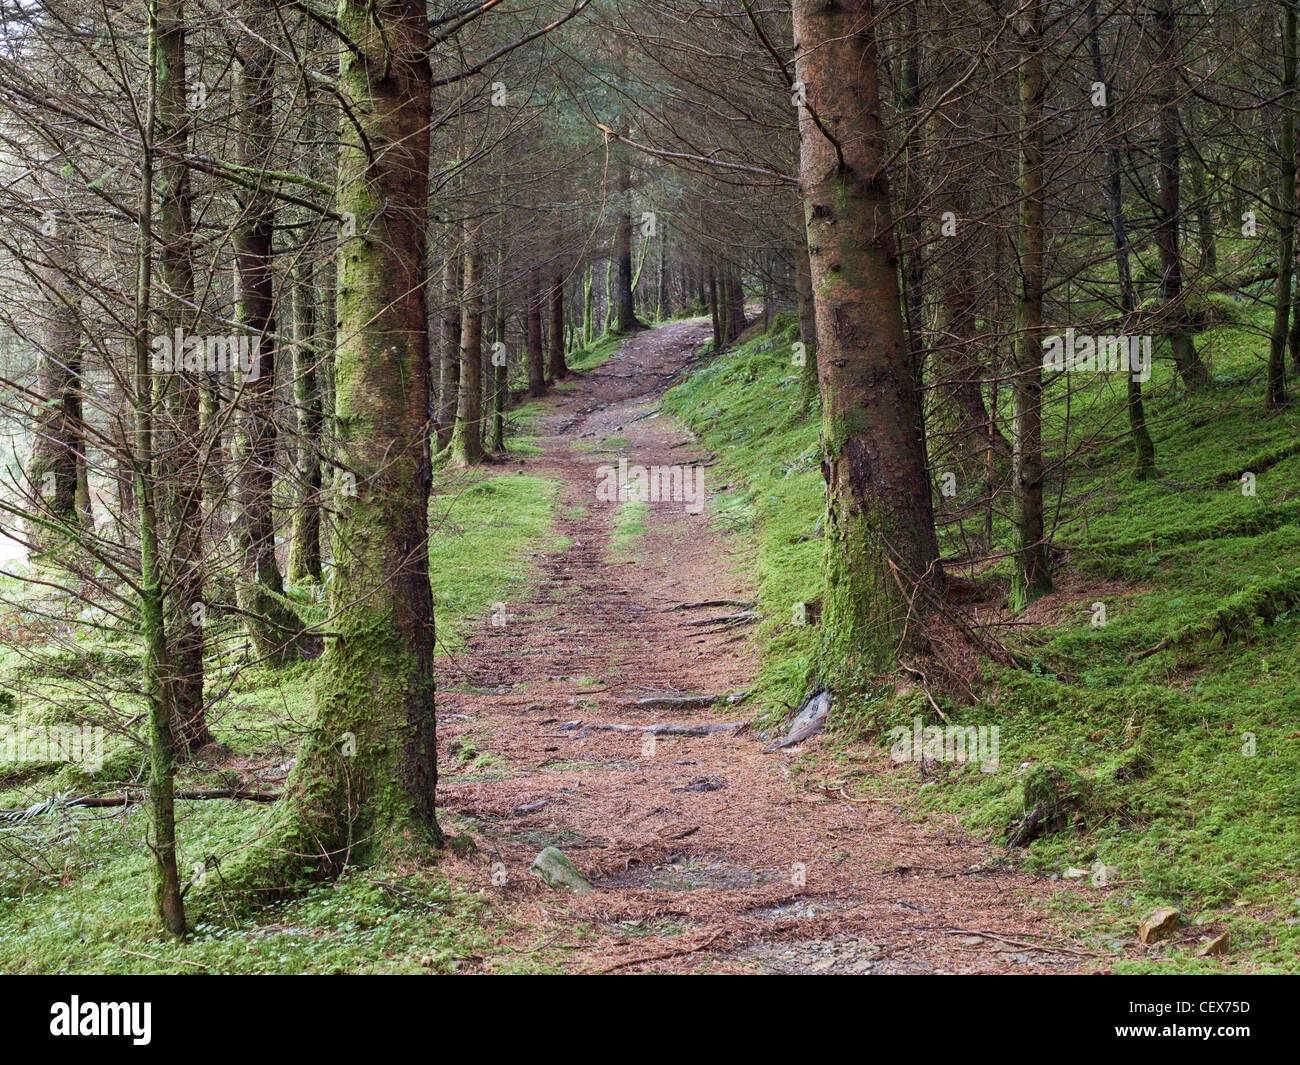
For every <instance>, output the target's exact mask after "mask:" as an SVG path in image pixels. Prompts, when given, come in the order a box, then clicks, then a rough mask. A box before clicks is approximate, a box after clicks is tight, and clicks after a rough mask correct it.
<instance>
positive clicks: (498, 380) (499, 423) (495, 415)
mask: <svg viewBox="0 0 1300 1065" xmlns="http://www.w3.org/2000/svg"><path fill="white" fill-rule="evenodd" d="M505 273H506V253H505V245H504V244H502V245H501V247H500V248H499V250H498V251H497V291H496V297H495V300H494V304H493V314H492V336H493V339H494V340H495V342H496V343H497V344H498V345H500V347H498V348H497V349H496V350H497V351H499V352H501V357H500V358H499V359H496V360H494V362H493V364H492V431H491V433H490V435H489V438H488V445H487V446H488V449H489V450H491V451H500V450H501V449H502V448H504V447H505V446H506V400H507V399H508V398H509V397H508V394H507V393H508V392H509V388H510V366H509V354H510V352H509V349H508V348H507V347H506V289H505V285H503V284H502V283H501V279H502V278H504V277H505Z"/></svg>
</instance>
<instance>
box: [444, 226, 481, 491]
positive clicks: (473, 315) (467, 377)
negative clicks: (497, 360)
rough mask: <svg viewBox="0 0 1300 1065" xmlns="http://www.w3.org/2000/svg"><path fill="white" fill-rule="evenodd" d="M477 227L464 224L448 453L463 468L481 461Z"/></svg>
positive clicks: (479, 285)
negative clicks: (460, 321)
mask: <svg viewBox="0 0 1300 1065" xmlns="http://www.w3.org/2000/svg"><path fill="white" fill-rule="evenodd" d="M481 234H482V231H481V228H480V223H479V222H478V221H476V220H471V221H468V222H466V223H465V303H464V306H465V320H464V325H463V327H462V329H461V335H460V400H459V403H458V405H457V407H456V428H455V431H454V432H453V433H452V437H451V452H452V456H453V458H454V459H455V461H456V462H458V463H460V464H461V465H462V466H472V465H474V464H475V463H477V462H481V461H482V459H483V249H482V243H481V241H480V239H479V238H480V236H481Z"/></svg>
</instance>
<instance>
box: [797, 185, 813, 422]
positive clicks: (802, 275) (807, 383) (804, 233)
mask: <svg viewBox="0 0 1300 1065" xmlns="http://www.w3.org/2000/svg"><path fill="white" fill-rule="evenodd" d="M798 223H799V224H798V227H797V228H796V230H795V241H794V290H795V298H796V299H797V300H798V303H799V340H800V341H801V342H802V343H803V346H804V364H803V366H802V367H801V368H800V373H799V382H800V390H801V393H802V397H803V409H804V410H805V411H808V410H810V409H811V408H812V403H813V400H814V399H816V398H817V308H816V305H815V302H814V300H813V288H812V267H811V266H810V265H809V262H808V229H807V226H806V225H805V224H804V220H803V204H802V203H800V204H799V218H798Z"/></svg>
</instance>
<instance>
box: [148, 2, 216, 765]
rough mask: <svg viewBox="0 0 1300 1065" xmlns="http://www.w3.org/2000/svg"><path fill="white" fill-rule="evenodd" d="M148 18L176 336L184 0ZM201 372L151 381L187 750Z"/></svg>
mask: <svg viewBox="0 0 1300 1065" xmlns="http://www.w3.org/2000/svg"><path fill="white" fill-rule="evenodd" d="M153 10H154V17H155V18H156V20H157V35H156V42H155V48H156V53H155V59H154V69H155V72H156V75H155V76H156V78H157V88H156V92H157V140H156V148H157V150H158V154H159V155H160V156H161V159H162V162H161V163H160V164H159V165H158V167H157V178H158V179H159V184H160V186H161V188H160V189H159V190H158V195H159V204H158V217H157V226H156V228H157V234H158V259H159V265H160V266H161V268H162V269H161V274H162V283H163V286H164V288H165V291H166V292H168V293H170V295H169V296H166V297H164V299H163V300H162V306H161V308H160V313H159V316H158V318H159V332H160V333H161V334H163V335H166V336H174V335H175V331H176V330H177V329H180V330H181V331H182V332H183V333H184V334H185V335H186V336H189V335H190V334H191V333H192V332H193V331H194V326H195V324H196V323H195V320H194V316H193V314H192V313H191V311H190V310H189V308H190V306H191V305H192V304H193V302H194V262H193V225H192V223H191V218H190V214H191V211H190V173H189V167H188V166H187V165H186V164H185V162H184V158H185V155H186V153H187V152H188V151H189V145H190V122H191V116H190V112H189V107H188V103H187V98H186V80H185V79H186V62H185V43H186V41H185V38H186V27H185V5H184V0H155V3H154V8H153ZM203 380H204V375H203V374H202V373H190V372H176V373H172V374H170V375H168V376H166V377H164V378H163V379H162V380H161V381H157V382H156V387H157V388H158V391H159V398H162V399H164V400H165V403H166V407H167V410H168V413H169V415H170V424H169V425H168V426H167V430H166V434H165V436H166V441H165V452H164V454H165V455H166V458H165V459H162V460H160V463H159V475H160V477H162V479H163V480H164V481H165V484H166V487H165V500H164V508H165V513H166V519H167V524H168V526H169V529H168V535H167V541H168V544H169V547H170V550H169V553H168V554H169V557H168V558H167V559H165V560H160V562H161V563H163V564H165V565H167V566H168V568H169V569H170V570H171V572H170V573H167V574H166V577H167V579H168V580H169V581H170V585H171V594H170V595H168V596H167V597H166V600H165V605H166V608H167V610H166V615H165V618H164V628H165V631H166V633H167V645H168V646H167V653H166V655H165V656H164V658H165V661H166V664H167V668H168V674H167V676H166V677H165V678H164V681H163V683H165V684H166V685H167V686H168V688H169V689H170V691H169V695H168V697H169V700H170V703H171V705H172V707H173V708H174V710H175V714H176V728H175V730H174V731H175V735H176V742H177V743H178V745H179V746H180V747H181V748H182V749H183V750H186V751H194V750H197V749H198V748H199V747H202V746H203V745H204V744H206V743H209V742H211V740H212V735H211V733H210V732H209V731H208V726H207V720H206V716H205V714H204V704H203V642H204V640H203V625H202V623H201V619H202V618H203V616H204V611H205V605H204V603H203V568H202V559H203V501H202V490H201V484H202V477H203V464H204V463H203V458H204V456H203V451H202V444H201V433H200V424H199V401H200V392H201V391H202V381H203Z"/></svg>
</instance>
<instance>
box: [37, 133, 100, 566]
mask: <svg viewBox="0 0 1300 1065" xmlns="http://www.w3.org/2000/svg"><path fill="white" fill-rule="evenodd" d="M51 162H52V168H53V169H54V170H55V171H56V172H57V171H58V170H59V169H60V168H61V167H62V165H63V164H62V162H61V161H60V157H58V156H56V157H55V158H53V159H52V161H51ZM54 225H55V229H54V231H53V232H52V233H50V234H49V235H48V236H45V235H42V238H41V247H40V249H39V251H38V256H39V260H38V261H39V265H38V266H37V267H36V268H35V270H34V271H33V273H34V274H35V276H36V280H37V284H38V285H39V288H40V290H41V293H42V295H43V297H44V298H43V300H42V304H43V306H42V308H41V344H40V359H39V365H38V383H37V386H36V387H37V390H38V392H39V394H40V396H41V403H40V405H39V407H38V408H37V410H36V412H35V416H34V419H33V422H34V424H33V429H34V436H35V439H34V440H33V441H32V451H31V455H30V456H29V457H28V460H27V480H28V483H29V485H30V491H31V494H32V496H33V498H34V499H35V501H36V504H37V505H36V508H35V509H36V515H34V517H35V516H37V515H38V516H39V520H35V521H29V522H28V523H27V538H28V540H30V541H31V544H32V546H33V548H34V550H37V551H40V550H47V549H49V548H52V547H55V546H56V545H58V544H60V543H62V542H63V541H64V540H65V539H66V537H67V535H68V534H69V533H74V532H75V531H76V530H77V528H78V525H79V524H85V526H86V527H87V528H93V527H94V526H93V519H92V520H91V521H86V518H87V517H88V515H87V514H85V513H84V507H81V506H79V496H80V495H81V494H82V491H83V489H82V487H81V486H82V484H83V483H84V481H85V476H86V471H85V462H84V460H83V457H82V456H83V453H84V448H85V446H86V444H85V440H84V435H83V434H84V426H83V424H82V420H81V419H82V396H81V345H82V338H81V323H80V316H79V314H78V300H77V293H76V289H75V286H73V285H71V284H69V279H70V278H73V277H75V276H77V270H78V266H77V256H76V253H75V250H74V246H73V243H72V240H73V238H72V235H71V233H69V232H68V228H69V227H68V225H67V223H66V222H65V221H64V220H63V219H61V218H57V217H56V218H55V220H54ZM88 502H89V501H88V500H87V503H88ZM50 523H52V524H53V527H51V524H50ZM60 527H62V530H63V531H60Z"/></svg>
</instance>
